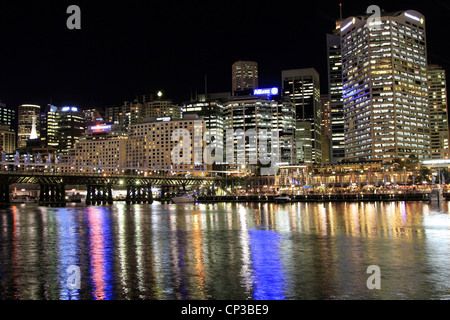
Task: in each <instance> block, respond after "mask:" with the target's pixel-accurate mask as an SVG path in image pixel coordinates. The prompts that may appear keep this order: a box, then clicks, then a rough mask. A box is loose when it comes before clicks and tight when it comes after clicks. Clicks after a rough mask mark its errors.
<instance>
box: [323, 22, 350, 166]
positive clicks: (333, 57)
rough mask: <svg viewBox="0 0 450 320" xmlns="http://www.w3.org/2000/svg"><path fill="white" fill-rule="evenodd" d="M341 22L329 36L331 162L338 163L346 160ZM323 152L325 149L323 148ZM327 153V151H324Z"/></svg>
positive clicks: (337, 23)
mask: <svg viewBox="0 0 450 320" xmlns="http://www.w3.org/2000/svg"><path fill="white" fill-rule="evenodd" d="M341 22H342V21H341V20H339V21H337V22H336V29H335V30H334V31H333V33H332V34H327V40H326V41H327V62H328V65H327V67H328V95H329V102H330V126H331V127H330V131H331V132H330V134H331V142H330V148H331V149H330V162H331V163H337V162H339V161H341V160H343V159H344V158H345V137H344V103H343V100H342V61H341V38H340V35H339V29H340V26H341ZM322 150H323V148H322ZM324 152H325V151H324Z"/></svg>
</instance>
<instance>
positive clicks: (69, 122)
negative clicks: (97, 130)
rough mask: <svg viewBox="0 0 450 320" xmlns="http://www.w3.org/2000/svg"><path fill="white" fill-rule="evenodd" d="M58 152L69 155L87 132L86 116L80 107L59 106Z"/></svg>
mask: <svg viewBox="0 0 450 320" xmlns="http://www.w3.org/2000/svg"><path fill="white" fill-rule="evenodd" d="M57 117H58V153H59V154H62V155H67V154H68V153H69V150H70V149H72V148H73V147H74V146H75V143H76V142H78V141H79V140H80V138H81V137H82V136H83V134H84V132H85V118H84V114H83V112H82V110H81V109H79V108H78V107H61V108H58V116H57Z"/></svg>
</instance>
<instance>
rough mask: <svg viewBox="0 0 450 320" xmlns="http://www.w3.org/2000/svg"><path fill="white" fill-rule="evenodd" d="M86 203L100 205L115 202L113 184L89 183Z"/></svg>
mask: <svg viewBox="0 0 450 320" xmlns="http://www.w3.org/2000/svg"><path fill="white" fill-rule="evenodd" d="M86 204H87V205H99V206H101V205H106V204H113V195H112V187H111V185H110V184H107V185H88V186H87V193H86Z"/></svg>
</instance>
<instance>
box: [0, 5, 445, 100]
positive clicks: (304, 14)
mask: <svg viewBox="0 0 450 320" xmlns="http://www.w3.org/2000/svg"><path fill="white" fill-rule="evenodd" d="M66 4H67V3H66V2H64V1H63V2H61V3H58V4H57V5H56V4H50V3H48V2H47V3H46V2H44V3H43V4H42V3H41V4H39V5H37V4H35V5H29V6H26V7H20V6H19V5H14V4H2V22H0V23H1V29H0V35H1V37H0V39H2V40H3V43H4V48H6V50H2V52H1V53H0V57H1V60H0V61H2V71H3V72H2V74H3V79H2V80H0V99H1V101H2V103H4V104H6V105H7V106H8V107H14V108H17V106H19V105H21V104H26V103H30V104H31V103H32V104H39V105H46V104H48V103H52V104H55V105H77V106H81V107H86V108H87V107H97V108H102V107H105V106H107V105H112V104H117V103H122V102H123V101H124V100H127V99H130V98H131V97H134V96H136V95H138V94H146V93H148V92H153V91H157V90H162V91H164V92H165V94H166V96H168V97H169V98H171V99H173V100H174V102H175V103H183V102H186V101H189V99H190V97H191V96H192V95H195V94H202V93H204V92H205V90H207V91H208V92H223V91H231V83H230V81H229V70H230V65H231V64H232V63H234V62H236V61H239V60H250V61H255V62H257V63H258V65H259V73H260V77H259V86H260V87H272V86H280V87H281V83H280V82H281V81H280V80H281V79H280V75H281V71H282V70H289V69H300V68H310V67H311V68H316V69H317V70H318V72H319V74H320V76H321V77H320V78H321V93H326V92H328V85H327V76H326V75H327V52H326V51H327V50H326V34H327V33H330V32H331V30H333V29H334V27H335V21H336V20H338V19H339V2H338V1H329V2H326V4H325V3H324V2H321V3H320V4H298V5H294V7H292V5H290V8H291V9H296V10H287V4H286V3H278V4H277V5H273V4H270V3H256V2H244V3H242V4H240V5H239V6H237V4H235V6H233V5H228V6H227V5H225V4H220V3H216V4H215V5H214V6H205V5H201V4H197V5H196V6H195V5H193V6H192V7H190V6H187V7H186V5H182V4H179V5H177V6H174V8H171V10H169V9H168V8H166V7H165V6H164V5H160V4H151V5H147V6H145V5H143V4H141V3H140V2H138V3H135V4H133V5H128V6H127V7H124V8H123V7H121V6H119V5H109V6H107V5H103V6H99V5H94V4H91V3H85V2H83V1H81V2H79V3H78V5H79V6H80V8H81V13H82V15H81V17H82V29H81V30H68V29H67V28H66V27H65V22H66V19H67V18H68V16H69V15H68V14H66V11H65V9H66V8H67V5H66ZM370 4H372V3H370ZM378 5H379V6H380V8H381V9H382V10H384V11H386V12H391V11H396V10H408V9H412V10H417V11H419V12H421V13H423V14H424V16H425V17H426V18H427V37H428V56H429V63H430V64H431V63H433V64H438V65H441V66H442V67H443V68H444V69H447V70H448V69H449V66H450V63H449V61H447V60H446V59H445V58H444V57H443V54H442V52H443V51H441V50H440V48H441V46H442V43H441V41H439V37H440V36H442V34H443V33H445V29H443V28H440V26H439V23H437V22H436V20H438V19H439V18H440V17H444V16H445V13H448V11H449V7H448V5H446V4H444V3H442V2H441V1H431V2H429V3H427V4H424V3H417V4H412V3H411V4H408V5H405V4H402V3H391V2H389V3H388V2H387V1H379V3H378ZM368 6H369V2H367V3H366V2H365V1H360V2H355V1H345V2H344V3H343V17H344V18H346V17H348V16H352V15H362V14H364V13H365V11H366V9H367V7H368ZM437 8H440V10H436V9H437ZM250 13H251V14H250ZM227 17H230V18H229V19H227ZM237 17H238V18H240V19H236V18H237ZM294 18H295V19H294ZM146 19H147V20H146ZM236 20H238V21H236ZM144 21H147V22H148V23H147V24H146V23H145V22H144ZM131 22H133V23H131ZM205 23H206V24H207V25H208V26H210V27H209V28H207V30H205V29H204V28H203V25H204V24H205ZM311 25H313V26H314V28H311ZM303 30H308V32H303ZM310 30H313V31H310ZM311 49H312V50H311ZM6 61H7V62H6ZM205 77H207V84H205ZM205 86H207V89H206V88H205Z"/></svg>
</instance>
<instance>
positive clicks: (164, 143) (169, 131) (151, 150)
mask: <svg viewBox="0 0 450 320" xmlns="http://www.w3.org/2000/svg"><path fill="white" fill-rule="evenodd" d="M204 132H205V121H204V120H203V119H199V118H198V117H196V116H194V115H191V116H186V117H185V118H183V119H171V118H170V117H165V118H153V119H145V120H144V122H142V123H139V124H133V125H131V126H130V128H129V130H128V143H127V149H126V155H127V157H126V166H128V167H132V168H142V171H145V170H148V171H152V170H158V169H165V170H169V169H172V170H174V172H175V171H176V170H179V171H177V172H180V171H184V172H185V173H186V172H189V171H191V170H206V168H207V167H206V165H205V163H204V161H203V158H202V157H203V147H204V143H203V134H204ZM180 146H183V147H180ZM173 155H174V157H176V161H173V160H174V158H173ZM180 158H182V159H180Z"/></svg>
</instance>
